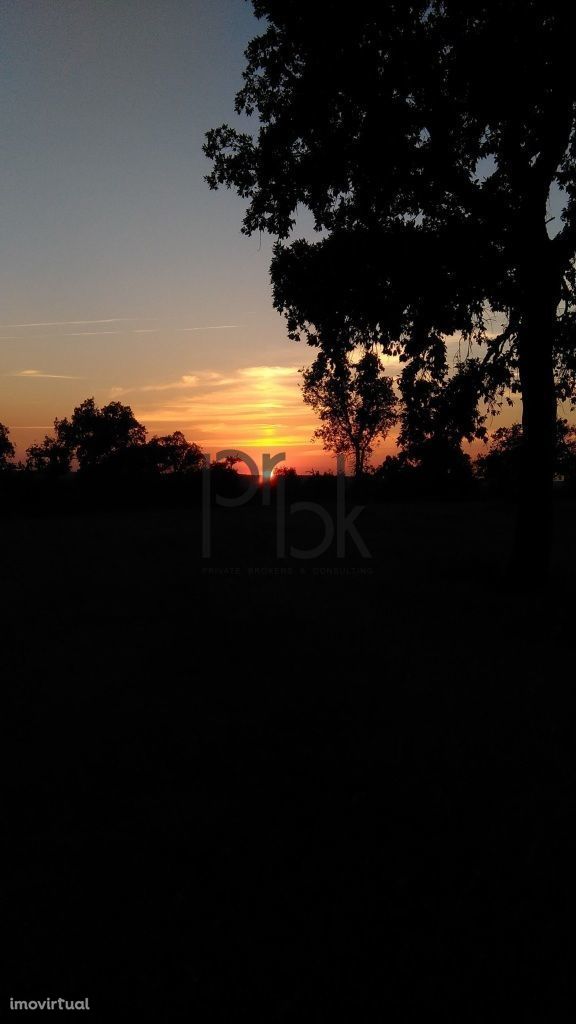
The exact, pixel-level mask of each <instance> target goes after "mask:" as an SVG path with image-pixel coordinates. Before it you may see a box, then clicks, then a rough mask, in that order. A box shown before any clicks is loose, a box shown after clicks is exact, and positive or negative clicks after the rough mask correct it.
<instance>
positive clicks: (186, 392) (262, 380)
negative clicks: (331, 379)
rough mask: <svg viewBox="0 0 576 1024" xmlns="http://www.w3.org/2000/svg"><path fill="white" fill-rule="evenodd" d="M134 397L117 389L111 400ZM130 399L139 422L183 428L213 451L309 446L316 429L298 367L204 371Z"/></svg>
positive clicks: (148, 386) (139, 390)
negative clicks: (228, 447) (229, 448)
mask: <svg viewBox="0 0 576 1024" xmlns="http://www.w3.org/2000/svg"><path fill="white" fill-rule="evenodd" d="M130 393H131V392H130V389H128V388H124V389H122V388H115V389H114V391H113V395H112V397H118V396H119V395H120V394H126V395H127V394H130ZM155 393H157V396H158V397H157V398H155ZM132 394H134V400H133V409H134V413H135V415H136V416H137V417H138V419H140V420H142V421H143V422H144V423H149V424H151V425H152V424H161V423H164V424H171V425H180V426H182V427H183V428H185V429H186V433H187V434H188V435H189V437H190V438H192V439H194V440H196V441H198V442H199V443H201V444H203V445H205V446H207V447H208V448H211V449H212V448H214V449H215V448H221V447H225V446H227V445H228V446H230V445H233V446H235V447H239V448H242V447H245V448H247V449H249V448H266V450H269V449H271V448H281V447H285V448H287V447H288V446H299V447H302V446H303V445H305V446H308V445H309V443H310V438H311V436H312V433H313V431H314V429H315V427H316V426H317V424H316V422H315V417H314V415H313V414H312V412H311V411H310V410H309V409H308V408H307V407H306V406H305V405H304V404H303V402H302V395H301V391H300V376H299V370H298V367H296V366H248V367H242V368H241V369H239V370H237V371H235V372H234V373H233V374H227V375H225V374H222V373H218V372H217V371H201V372H199V373H196V374H185V375H183V376H182V377H180V378H179V379H178V380H177V381H172V382H160V383H158V384H152V383H151V384H146V385H144V387H140V388H135V389H133V390H132ZM160 394H162V396H163V397H162V399H161V400H160ZM164 395H166V397H164Z"/></svg>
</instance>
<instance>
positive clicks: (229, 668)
mask: <svg viewBox="0 0 576 1024" xmlns="http://www.w3.org/2000/svg"><path fill="white" fill-rule="evenodd" d="M512 517H513V510H512V508H510V507H509V506H507V505H505V504H490V503H487V502H454V503H444V504H442V503H438V502H430V503H424V504H421V505H402V504H394V505H385V504H384V505H378V506H375V507H374V508H369V509H367V510H366V512H365V513H364V514H363V518H362V519H361V520H360V524H361V533H362V536H363V538H364V540H365V542H366V543H367V545H368V547H369V549H370V550H371V553H372V556H373V557H372V559H370V560H364V561H363V560H362V559H359V558H355V557H354V556H352V557H349V559H348V560H343V561H338V560H337V559H335V558H333V557H331V556H329V555H327V556H324V557H323V558H321V559H318V560H306V561H301V560H294V561H290V560H287V561H286V562H285V563H278V562H277V561H276V560H275V555H274V512H273V511H272V510H271V509H268V510H262V509H259V508H247V509H244V510H236V511H234V512H228V511H225V510H220V511H219V512H218V516H217V519H216V522H215V525H214V533H213V557H212V558H211V559H210V560H207V561H205V562H203V561H202V560H201V559H200V557H199V550H200V519H199V514H198V513H197V512H189V511H185V510H180V511H169V510H163V511H141V512H134V511H129V510H125V511H119V512H116V513H114V512H100V513H99V514H98V515H97V516H96V515H92V516H90V515H77V516H68V517H67V516H65V515H61V514H60V515H57V516H52V517H46V516H39V517H28V518H26V517H9V518H8V519H4V520H3V521H2V524H1V525H2V570H1V571H2V588H1V612H0V614H1V623H2V641H1V645H0V662H1V669H2V686H3V705H4V708H5V721H6V723H7V726H8V732H9V735H10V740H9V744H8V748H7V761H6V766H5V769H4V774H3V783H4V789H5V796H4V799H3V808H4V818H5V826H6V835H7V840H6V842H5V853H6V854H7V855H8V857H7V870H6V869H5V874H4V879H5V882H6V883H7V885H6V886H5V888H6V889H7V891H8V897H7V902H6V903H5V908H4V911H3V923H4V928H5V932H6V937H7V938H8V939H9V942H10V950H9V954H8V956H6V957H5V960H4V967H3V970H2V974H3V975H4V976H5V982H6V984H5V999H4V1002H3V1004H2V1007H1V1010H2V1012H3V1013H5V1014H6V1016H13V1014H9V1012H7V1009H8V998H9V997H10V996H12V997H13V998H17V999H43V998H45V997H46V996H48V997H52V998H57V997H59V996H61V997H64V998H67V999H73V998H74V999H81V998H84V997H85V996H88V997H89V999H90V1006H91V1007H92V1008H93V1009H92V1010H91V1018H92V1019H94V1018H96V1019H101V1020H113V1019H115V1017H116V1016H118V1017H119V1019H126V1020H127V1019H132V1018H133V1019H135V1020H139V1021H141V1020H155V1021H159V1022H163V1021H171V1020H183V1019H189V1020H194V1021H198V1022H200V1024H203V1022H205V1021H206V1022H211V1021H226V1022H230V1024H233V1022H236V1021H243V1020H250V1021H252V1022H254V1024H257V1022H260V1021H262V1022H267V1024H275V1022H300V1021H314V1022H317V1024H322V1022H324V1021H330V1022H332V1021H335V1020H336V1019H342V1020H345V1021H350V1022H351V1024H352V1022H354V1024H357V1022H358V1024H361V1022H362V1024H363V1022H379V1021H388V1020H392V1021H394V1020H422V1021H425V1020H428V1019H430V1018H431V1017H432V1016H433V1015H434V1013H435V1012H439V1013H440V1014H441V1018H442V1019H443V1020H450V1021H452V1020H454V1021H461V1022H468V1021H476V1020H478V1021H492V1020H518V1021H520V1020H522V1021H524V1020H532V1019H534V1020H541V1021H555V1020H564V1019H571V1018H572V1016H573V1012H574V1011H573V1008H574V1000H573V988H574V973H575V968H574V952H575V944H574V940H573V931H574V928H573V922H574V917H573V912H572V911H573V907H572V905H571V903H570V901H569V899H568V891H569V888H570V883H571V875H572V873H573V861H574V811H575V801H574V782H575V776H576V753H575V746H574V738H575V711H576V699H575V696H574V685H575V677H574V663H575V653H576V631H575V626H574V578H575V577H574V569H575V566H576V531H575V525H576V505H575V504H574V503H571V502H562V503H561V504H559V506H558V510H557V519H558V528H557V538H558V542H557V550H556V552H555V567H554V573H553V580H552V583H551V585H550V587H549V589H548V590H547V592H546V593H545V594H541V595H539V596H538V595H536V596H535V595H530V594H527V593H523V592H522V591H519V590H518V589H517V588H515V586H514V580H513V579H510V577H509V575H508V574H507V570H506V552H507V550H508V547H509V543H510V538H511V531H512ZM307 530H308V526H307V524H306V522H305V517H304V516H302V515H301V516H300V536H299V537H296V535H294V538H293V542H294V543H296V542H297V541H298V542H299V543H301V546H304V543H305V542H304V539H303V538H304V537H309V536H311V535H312V534H311V533H310V534H308V533H307ZM306 543H308V544H309V543H310V540H309V539H308V540H307V541H306ZM280 568H283V569H285V570H291V572H288V573H284V574H283V575H276V574H274V572H277V571H278V570H279V569H280ZM566 929H567V930H566ZM497 993H498V994H497ZM567 1000H568V1003H566V1001H567ZM563 1004H564V1005H569V1006H570V1007H571V1009H570V1011H569V1016H568V1017H567V1016H565V1013H564V1012H563V1011H562V1012H561V1011H560V1007H562V1005H563Z"/></svg>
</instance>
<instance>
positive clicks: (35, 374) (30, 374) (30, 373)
mask: <svg viewBox="0 0 576 1024" xmlns="http://www.w3.org/2000/svg"><path fill="white" fill-rule="evenodd" d="M4 376H5V377H24V378H25V379H27V380H38V379H39V378H42V379H50V380H85V378H84V377H73V376H71V375H70V374H68V373H43V372H42V370H18V371H17V372H16V373H5V374H4Z"/></svg>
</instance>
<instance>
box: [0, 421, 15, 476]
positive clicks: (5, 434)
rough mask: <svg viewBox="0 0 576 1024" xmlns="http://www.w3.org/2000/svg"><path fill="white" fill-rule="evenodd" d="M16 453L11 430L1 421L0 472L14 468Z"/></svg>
mask: <svg viewBox="0 0 576 1024" xmlns="http://www.w3.org/2000/svg"><path fill="white" fill-rule="evenodd" d="M14 455H15V449H14V445H13V444H12V442H11V440H10V431H9V430H8V427H5V426H4V425H3V424H2V423H0V472H1V471H3V470H7V469H13V468H14V466H13V463H12V459H13V458H14Z"/></svg>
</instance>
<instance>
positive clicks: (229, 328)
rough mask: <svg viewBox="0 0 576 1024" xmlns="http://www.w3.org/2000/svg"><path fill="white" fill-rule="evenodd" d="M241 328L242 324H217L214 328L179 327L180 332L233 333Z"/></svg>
mask: <svg viewBox="0 0 576 1024" xmlns="http://www.w3.org/2000/svg"><path fill="white" fill-rule="evenodd" d="M239 327H240V324H215V325H214V326H213V327H179V328H178V330H179V331H233V330H236V329H238V328H239Z"/></svg>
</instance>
